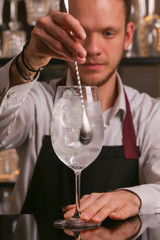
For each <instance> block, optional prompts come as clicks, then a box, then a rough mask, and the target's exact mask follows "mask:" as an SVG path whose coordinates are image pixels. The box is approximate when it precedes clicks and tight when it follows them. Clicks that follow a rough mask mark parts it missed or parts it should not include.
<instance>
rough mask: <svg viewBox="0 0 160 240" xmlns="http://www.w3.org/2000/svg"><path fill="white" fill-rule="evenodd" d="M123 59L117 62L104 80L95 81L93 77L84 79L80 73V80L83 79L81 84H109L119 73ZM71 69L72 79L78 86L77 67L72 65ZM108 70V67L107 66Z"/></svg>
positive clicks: (70, 65) (98, 85)
mask: <svg viewBox="0 0 160 240" xmlns="http://www.w3.org/2000/svg"><path fill="white" fill-rule="evenodd" d="M120 61H121V59H120V60H119V61H118V62H117V64H115V65H114V66H112V67H111V69H110V71H109V72H108V73H107V74H106V75H105V76H104V77H103V78H102V79H100V78H99V79H97V78H96V79H95V80H94V79H93V78H92V75H91V76H90V77H86V78H85V77H82V75H81V73H80V78H81V84H82V85H83V86H97V87H100V86H103V85H104V84H105V83H106V82H108V81H109V80H110V79H111V78H112V76H113V75H114V74H115V73H116V72H117V69H118V66H119V64H120ZM69 67H70V69H71V75H72V79H73V82H74V84H75V85H78V82H77V76H76V72H75V66H74V65H72V64H69ZM106 68H107V66H106Z"/></svg>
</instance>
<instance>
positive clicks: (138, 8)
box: [125, 0, 147, 58]
mask: <svg viewBox="0 0 160 240" xmlns="http://www.w3.org/2000/svg"><path fill="white" fill-rule="evenodd" d="M146 10H147V9H146V1H145V0H132V2H131V15H130V21H132V22H133V23H134V36H133V40H132V43H131V44H130V46H129V48H128V50H127V51H126V53H125V57H128V58H130V57H139V56H140V55H141V53H140V52H141V50H140V45H139V26H140V24H141V20H142V19H143V18H144V17H145V16H146Z"/></svg>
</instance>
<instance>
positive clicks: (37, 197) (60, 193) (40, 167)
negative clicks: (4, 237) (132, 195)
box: [21, 94, 139, 214]
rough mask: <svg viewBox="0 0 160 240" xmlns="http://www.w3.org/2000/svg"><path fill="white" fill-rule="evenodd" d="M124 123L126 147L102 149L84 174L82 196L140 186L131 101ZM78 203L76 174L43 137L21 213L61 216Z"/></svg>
mask: <svg viewBox="0 0 160 240" xmlns="http://www.w3.org/2000/svg"><path fill="white" fill-rule="evenodd" d="M125 99H126V116H125V119H124V124H123V145H122V146H103V148H102V151H101V153H100V154H99V156H98V157H97V159H96V160H95V161H94V162H93V163H92V164H91V165H89V166H88V167H87V168H86V169H84V170H83V171H82V176H81V196H83V195H84V194H90V193H92V192H107V191H113V190H115V189H117V188H123V187H132V186H135V185H138V184H139V177H138V152H139V150H138V147H137V146H136V136H135V131H134V126H133V122H132V116H131V111H130V106H129V102H128V99H127V96H126V94H125ZM73 203H75V179H74V172H73V170H71V169H70V168H69V167H67V166H66V165H65V164H64V163H62V162H61V161H60V160H59V159H58V157H57V156H56V154H55V152H54V150H53V148H52V145H51V137H50V136H44V139H43V144H42V148H41V151H40V154H39V157H38V160H37V163H36V166H35V169H34V173H33V177H32V179H31V182H30V185H29V189H28V193H27V196H26V199H25V202H24V205H23V208H22V211H21V213H32V214H33V213H34V214H43V213H56V212H57V213H60V212H61V209H62V207H63V206H66V205H68V204H73Z"/></svg>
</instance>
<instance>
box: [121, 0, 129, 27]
mask: <svg viewBox="0 0 160 240" xmlns="http://www.w3.org/2000/svg"><path fill="white" fill-rule="evenodd" d="M123 2H124V5H125V13H126V24H127V23H128V22H129V19H130V13H131V0H123Z"/></svg>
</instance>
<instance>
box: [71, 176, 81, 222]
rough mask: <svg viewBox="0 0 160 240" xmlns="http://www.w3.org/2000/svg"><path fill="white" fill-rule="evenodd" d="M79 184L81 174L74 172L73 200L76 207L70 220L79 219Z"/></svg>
mask: <svg viewBox="0 0 160 240" xmlns="http://www.w3.org/2000/svg"><path fill="white" fill-rule="evenodd" d="M80 182H81V172H75V199H76V207H75V212H74V215H73V216H72V218H80Z"/></svg>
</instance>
